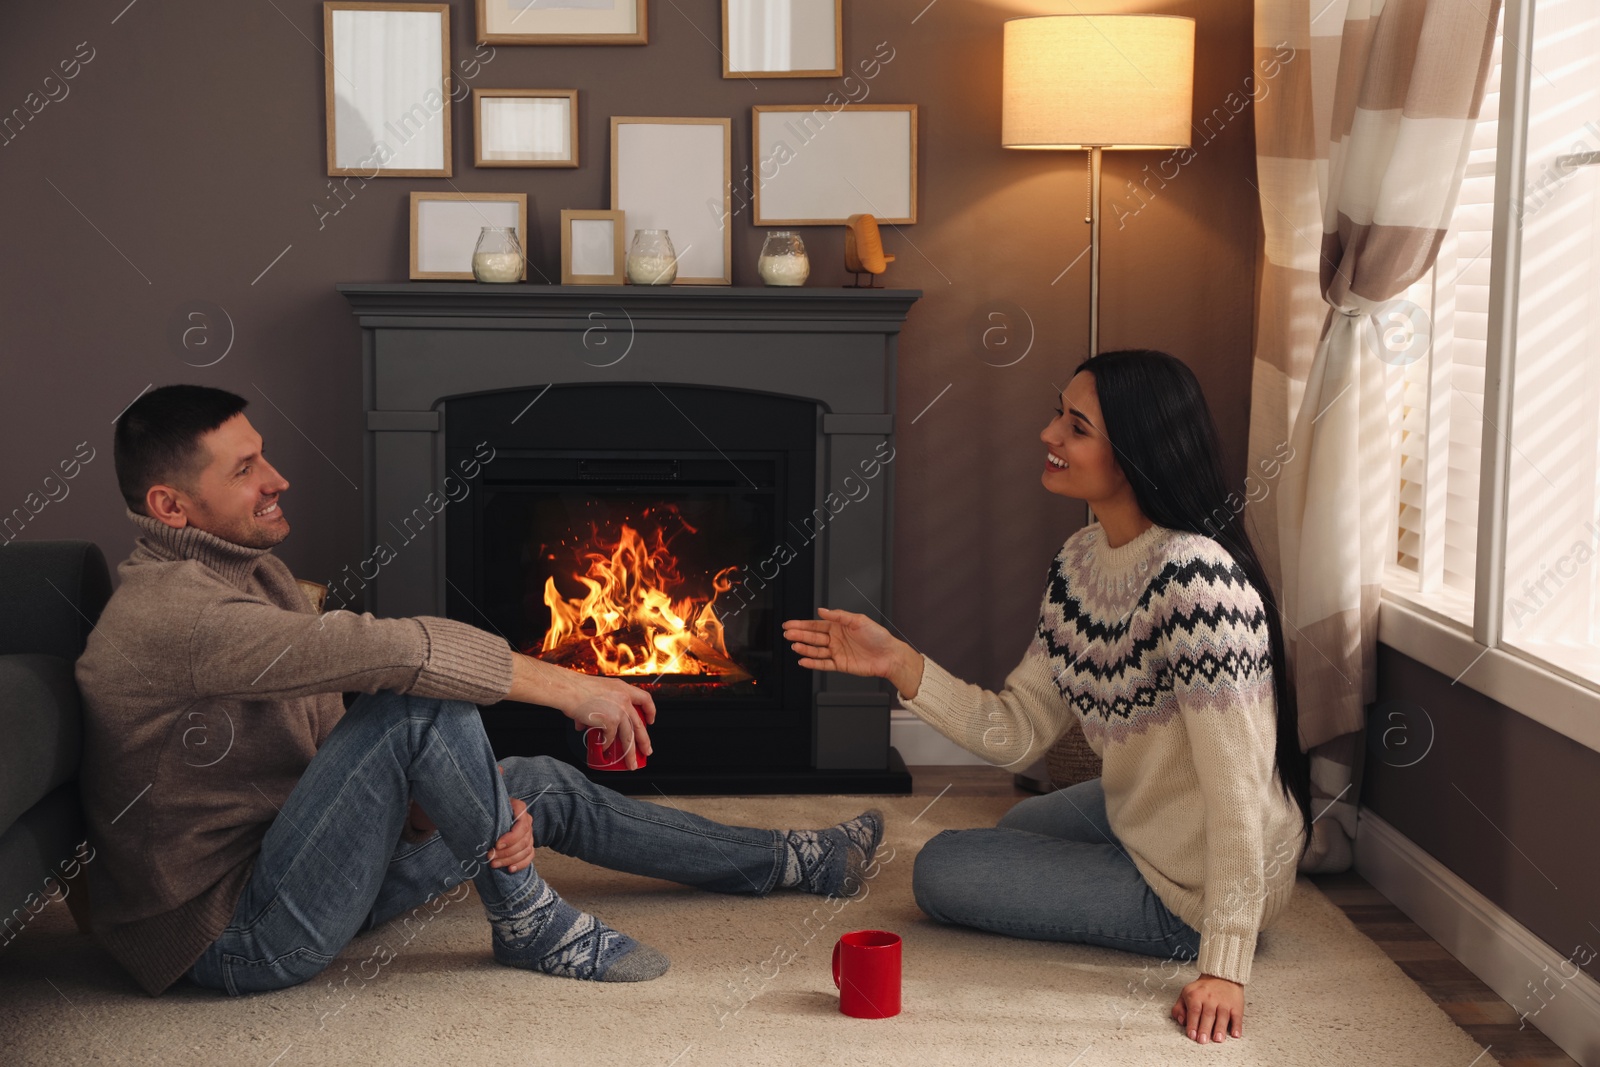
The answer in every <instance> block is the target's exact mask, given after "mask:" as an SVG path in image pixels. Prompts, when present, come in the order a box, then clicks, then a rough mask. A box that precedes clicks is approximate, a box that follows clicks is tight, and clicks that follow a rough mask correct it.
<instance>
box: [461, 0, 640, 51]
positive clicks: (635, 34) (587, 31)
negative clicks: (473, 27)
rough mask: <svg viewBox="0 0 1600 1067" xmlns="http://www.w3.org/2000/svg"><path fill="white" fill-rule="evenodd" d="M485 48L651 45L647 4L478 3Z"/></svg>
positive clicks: (576, 0) (608, 0)
mask: <svg viewBox="0 0 1600 1067" xmlns="http://www.w3.org/2000/svg"><path fill="white" fill-rule="evenodd" d="M475 6H476V8H477V16H478V43H479V44H648V43H649V39H650V26H649V18H648V15H649V12H648V9H647V5H646V0H475Z"/></svg>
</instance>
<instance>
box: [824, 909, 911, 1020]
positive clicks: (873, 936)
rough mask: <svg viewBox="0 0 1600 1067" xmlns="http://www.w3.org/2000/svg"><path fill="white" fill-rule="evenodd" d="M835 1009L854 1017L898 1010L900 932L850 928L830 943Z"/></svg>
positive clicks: (882, 1015)
mask: <svg viewBox="0 0 1600 1067" xmlns="http://www.w3.org/2000/svg"><path fill="white" fill-rule="evenodd" d="M833 984H834V985H836V986H838V987H839V1010H840V1011H842V1012H844V1013H845V1014H846V1015H849V1016H853V1017H854V1018H857V1019H887V1018H889V1017H890V1016H891V1015H899V1014H900V935H899V934H891V933H889V932H888V931H887V930H854V931H852V932H850V933H848V934H845V935H844V936H843V937H841V938H840V939H839V943H838V944H836V945H834V946H833Z"/></svg>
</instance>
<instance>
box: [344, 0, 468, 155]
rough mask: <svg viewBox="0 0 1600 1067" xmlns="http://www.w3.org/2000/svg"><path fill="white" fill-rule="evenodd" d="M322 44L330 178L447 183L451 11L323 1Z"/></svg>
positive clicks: (432, 6) (361, 0)
mask: <svg viewBox="0 0 1600 1067" xmlns="http://www.w3.org/2000/svg"><path fill="white" fill-rule="evenodd" d="M322 42H323V83H324V89H323V95H324V107H325V111H326V124H327V141H328V173H329V174H330V175H333V176H339V175H345V174H357V175H360V176H361V177H363V178H390V177H393V178H448V177H450V175H451V158H452V156H451V140H450V94H451V80H450V79H451V75H450V5H449V4H393V3H371V2H365V0H325V2H324V3H323V5H322ZM435 59H437V65H436V64H435Z"/></svg>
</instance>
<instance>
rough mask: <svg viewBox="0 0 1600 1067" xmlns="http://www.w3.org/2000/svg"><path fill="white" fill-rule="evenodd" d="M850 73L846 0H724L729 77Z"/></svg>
mask: <svg viewBox="0 0 1600 1067" xmlns="http://www.w3.org/2000/svg"><path fill="white" fill-rule="evenodd" d="M843 73H844V0H722V76H723V77H724V78H831V77H837V76H838V75H840V74H843Z"/></svg>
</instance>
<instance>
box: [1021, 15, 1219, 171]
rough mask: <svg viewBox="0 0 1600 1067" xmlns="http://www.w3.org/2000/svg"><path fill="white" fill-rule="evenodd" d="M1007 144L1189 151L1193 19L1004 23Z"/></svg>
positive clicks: (1056, 18)
mask: <svg viewBox="0 0 1600 1067" xmlns="http://www.w3.org/2000/svg"><path fill="white" fill-rule="evenodd" d="M1004 73H1005V80H1004V91H1003V103H1002V113H1001V121H1000V143H1001V144H1002V145H1004V146H1005V147H1006V148H1069V149H1070V148H1092V147H1100V148H1187V147H1188V146H1189V134H1190V118H1191V111H1192V109H1193V106H1194V19H1192V18H1185V17H1182V16H1178V15H1040V16H1036V17H1032V18H1015V19H1007V20H1006V22H1005V63H1004Z"/></svg>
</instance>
